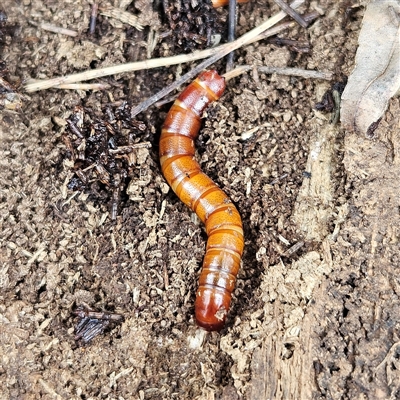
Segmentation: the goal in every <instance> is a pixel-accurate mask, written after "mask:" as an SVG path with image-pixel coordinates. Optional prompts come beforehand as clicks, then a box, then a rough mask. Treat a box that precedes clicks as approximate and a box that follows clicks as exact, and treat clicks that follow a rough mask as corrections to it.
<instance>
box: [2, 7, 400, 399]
mask: <svg viewBox="0 0 400 400" xmlns="http://www.w3.org/2000/svg"><path fill="white" fill-rule="evenodd" d="M122 3H123V2H122ZM156 3H158V2H154V5H153V4H152V3H151V2H150V0H140V1H139V0H138V1H136V2H134V4H133V3H132V4H130V3H129V2H125V7H127V8H126V9H127V11H129V12H131V13H133V14H135V15H137V16H138V23H140V24H141V25H142V26H143V27H144V29H143V30H142V31H139V30H137V29H136V28H134V27H132V26H129V25H127V24H126V23H121V22H117V21H115V20H113V19H112V18H110V17H106V16H102V15H99V17H98V24H97V27H96V30H95V32H94V34H88V27H89V18H90V12H91V7H92V5H91V3H90V2H87V1H63V2H54V1H49V2H41V1H37V0H23V1H22V2H18V3H17V2H14V1H10V0H5V1H4V2H2V6H1V7H3V10H4V11H5V12H6V13H7V15H8V22H7V24H8V26H12V27H13V29H10V30H9V31H8V33H6V34H5V35H4V36H3V37H0V39H1V40H2V43H0V44H1V46H2V54H0V55H1V57H0V58H1V59H2V60H4V61H5V62H6V63H7V68H8V70H9V74H8V75H7V77H6V78H7V80H8V81H9V82H11V83H12V84H14V85H16V86H17V85H18V83H19V82H20V83H23V82H24V81H25V80H27V79H29V78H33V79H46V78H52V77H56V76H60V75H66V74H70V73H75V72H78V71H83V70H87V69H93V68H100V67H104V66H109V65H115V64H120V63H126V62H132V61H138V60H144V59H146V58H153V57H163V56H170V55H176V54H179V53H181V52H187V51H191V50H192V49H198V48H201V47H205V46H207V40H205V39H207V32H206V31H204V30H199V31H195V26H196V24H194V25H193V24H192V25H190V26H189V28H188V29H189V30H192V31H193V32H192V33H193V35H187V34H186V33H185V31H183V32H182V30H179V29H181V27H179V26H178V27H177V26H171V21H172V20H173V18H172V16H173V15H174V13H176V12H177V11H176V10H177V9H178V11H179V8H176V7H175V6H174V8H171V10H170V13H171V14H170V18H167V17H166V16H165V14H164V13H163V11H162V8H161V7H160V9H158V8H157V4H156ZM169 3H170V4H172V5H173V4H175V3H176V2H172V1H171V2H169ZM187 3H189V2H187ZM115 5H116V4H115ZM349 6H350V2H347V1H345V2H337V1H333V0H332V1H330V0H325V1H306V5H305V6H303V7H302V8H301V12H311V11H313V10H317V11H318V12H319V13H320V14H321V15H320V17H319V18H318V19H317V20H316V21H315V22H314V23H312V24H311V25H310V26H309V27H308V28H306V29H304V28H301V27H300V26H296V27H294V28H291V29H289V30H288V31H286V32H284V33H282V34H281V35H280V37H282V38H288V39H291V40H294V41H296V44H298V41H301V42H307V43H308V45H307V46H308V47H309V51H299V48H298V46H297V47H296V46H293V45H292V46H281V45H280V44H279V43H278V44H277V43H269V42H268V41H261V42H259V43H255V44H252V45H250V46H247V47H245V48H243V49H241V50H239V51H237V52H236V53H235V62H236V65H241V64H255V65H267V66H276V67H296V68H301V69H315V70H319V71H332V72H333V73H334V79H333V80H332V81H331V82H327V81H322V80H316V79H309V78H302V77H295V76H283V75H277V74H273V75H266V74H263V73H261V72H259V73H257V72H256V71H255V70H253V71H251V72H249V73H246V74H243V75H241V76H239V77H237V78H235V79H233V80H230V81H229V82H228V84H227V89H226V92H225V94H224V96H223V97H222V98H221V99H220V100H219V101H218V102H216V103H214V104H213V105H212V106H211V107H210V109H209V110H208V111H207V114H206V116H205V119H204V122H203V127H202V130H201V132H200V136H199V139H198V141H197V149H198V160H199V162H200V164H201V166H202V168H203V170H204V171H205V172H206V173H207V174H208V175H209V176H210V177H211V178H212V179H213V180H214V181H215V182H216V183H217V184H218V185H219V186H220V187H221V188H222V189H223V190H224V191H225V192H226V193H227V194H228V195H229V196H230V197H231V198H232V200H233V201H234V203H235V204H236V206H237V207H238V209H239V211H240V213H241V215H242V219H243V224H244V231H245V252H244V256H243V263H242V268H241V270H240V272H239V279H238V283H237V288H236V290H235V292H234V299H233V304H232V307H231V310H230V313H229V317H228V321H227V324H226V327H225V329H224V330H223V331H221V332H220V333H215V332H214V333H208V334H206V333H205V332H204V331H202V330H200V329H198V328H197V327H196V325H195V323H194V319H193V315H194V297H195V290H196V287H197V276H198V273H199V268H200V265H201V262H202V258H203V256H204V251H205V242H206V234H205V231H204V227H203V226H202V224H201V223H200V222H199V221H198V219H197V218H196V216H195V215H193V213H192V212H191V211H190V210H189V209H187V208H186V207H185V206H184V205H183V204H182V203H181V202H180V201H179V199H178V198H177V197H176V196H175V195H174V193H173V192H172V191H171V190H170V189H169V188H168V186H167V185H166V183H165V180H164V178H163V177H162V175H161V172H160V168H159V161H158V139H159V135H160V129H161V125H162V122H163V119H164V118H165V116H166V113H167V111H168V107H169V106H170V105H169V104H166V105H163V106H161V107H160V108H157V107H155V106H153V107H151V108H149V109H148V110H147V111H145V112H143V113H142V114H139V115H138V116H137V119H138V121H136V122H135V123H136V124H139V125H140V126H141V129H139V130H136V131H135V132H134V135H133V136H132V138H131V139H132V140H133V142H134V143H141V142H149V143H150V144H151V147H150V148H140V149H136V150H134V151H133V153H134V154H133V156H132V158H131V161H132V163H131V168H130V169H129V174H128V176H127V177H126V179H125V178H124V182H126V187H124V189H123V190H122V192H123V193H121V195H120V199H119V203H118V206H119V208H118V215H117V217H116V219H115V220H113V219H112V218H111V216H112V213H111V211H110V207H111V203H112V199H113V194H112V191H110V190H109V188H108V187H107V185H105V184H104V182H103V183H102V182H100V181H96V179H94V178H93V176H91V178H90V184H88V185H87V186H86V187H85V188H83V189H82V190H81V191H74V190H72V189H73V187H72V186H73V185H72V186H71V185H70V182H71V179H73V177H74V176H75V169H76V165H75V164H74V163H73V162H72V161H71V151H70V150H71V149H69V148H68V146H67V144H66V141H65V135H66V132H67V130H68V129H69V127H68V125H67V122H66V120H67V119H68V118H69V117H71V115H72V114H73V113H74V112H75V107H76V106H77V105H79V106H82V107H84V108H85V110H86V111H87V112H89V113H92V118H93V119H95V118H99V119H103V120H105V121H108V120H109V116H110V115H111V114H110V112H109V111H107V110H111V111H112V112H116V111H115V110H116V109H117V108H118V107H120V106H121V104H123V102H125V101H126V102H127V104H128V105H132V106H134V105H137V104H138V103H139V102H140V101H141V100H143V99H145V98H147V97H149V96H151V95H152V94H154V93H156V92H157V91H158V90H160V89H161V88H163V87H165V86H166V85H168V84H170V83H171V82H172V81H174V80H175V79H176V78H177V77H179V76H180V75H182V74H183V73H184V72H186V71H188V70H189V69H190V68H191V67H192V66H191V65H186V64H185V65H179V66H170V67H168V68H167V67H163V68H158V69H153V70H145V71H138V72H135V73H129V74H121V75H117V76H111V77H106V78H102V79H101V82H104V83H107V84H109V85H110V88H109V89H107V90H104V91H97V92H91V91H88V90H87V91H86V90H61V89H49V90H45V91H41V92H35V93H31V94H29V95H27V94H26V93H24V92H23V89H22V87H21V89H20V92H21V94H22V97H21V103H22V106H21V108H20V109H18V108H17V109H14V110H13V109H9V108H8V109H3V110H2V111H1V114H0V133H1V135H0V138H1V148H0V153H1V156H0V163H1V167H0V182H1V187H0V194H1V202H0V213H1V214H0V225H1V232H2V234H1V238H0V289H1V290H0V358H1V360H2V361H1V365H0V397H1V398H2V399H54V398H56V399H98V398H104V399H225V400H228V399H229V400H234V399H311V398H315V399H320V398H321V399H325V398H326V399H389V398H393V399H395V398H398V397H399V396H400V379H399V374H398V370H399V368H400V361H399V357H400V339H399V334H398V329H399V321H400V311H399V310H400V279H399V277H398V274H396V268H397V266H398V264H399V262H400V251H399V236H400V232H399V228H398V226H400V215H399V193H400V187H399V185H400V168H399V167H400V146H399V143H400V137H399V132H400V129H399V128H400V112H399V111H400V110H399V108H400V104H399V99H393V100H392V101H391V103H390V108H389V110H388V111H387V113H386V114H385V117H384V118H383V120H382V121H381V123H380V125H379V127H378V129H377V130H376V131H375V135H374V138H372V139H371V138H365V137H360V136H358V135H356V134H354V133H351V132H344V131H343V130H342V129H341V127H340V125H333V124H332V123H331V115H330V114H326V113H322V112H319V111H316V110H315V107H314V106H315V103H317V102H319V101H320V100H321V98H322V96H323V94H324V92H325V91H326V90H327V89H329V88H330V86H331V85H332V84H333V83H335V82H340V81H343V79H344V78H345V77H346V76H348V75H349V74H350V72H351V70H352V68H353V66H354V55H355V52H356V49H357V37H358V34H359V30H360V28H361V23H362V15H363V7H362V6H360V7H357V8H352V9H349ZM171 7H172V6H171ZM207 10H208V11H207ZM207 10H206V11H204V12H205V13H206V12H209V13H210V18H208V17H207V18H208V19H207V18H204V19H203V20H202V24H205V23H208V22H207V21H211V22H209V23H210V27H211V28H212V29H216V30H218V29H221V27H224V26H225V21H226V13H227V11H226V10H219V11H218V12H216V13H212V12H211V11H210V9H209V8H208V9H207ZM278 10H279V9H278V7H277V6H276V5H275V3H274V2H273V1H251V2H250V3H248V4H245V5H240V6H239V17H238V34H243V33H244V32H246V31H248V30H249V29H251V28H253V27H254V26H256V25H258V24H260V23H261V22H262V21H264V20H265V19H266V18H268V17H269V16H270V15H272V14H274V13H276V12H278ZM204 15H206V14H204ZM207 15H208V14H207ZM197 17H198V16H197ZM42 23H50V24H52V25H56V26H61V27H64V28H69V29H73V30H75V31H77V32H78V36H76V37H71V36H67V35H63V34H59V33H52V32H49V31H47V30H44V29H42V28H41V24H42ZM211 28H210V29H211ZM182 29H183V28H182ZM155 34H158V35H159V36H158V38H159V39H158V41H156V43H155V45H153V44H152V43H151V40H150V39H151V38H152V37H154V35H155ZM196 35H197V36H196ZM199 36H201V37H202V38H203V39H201V40H200V39H199V38H198V37H199ZM204 38H205V39H204ZM222 40H224V35H223V36H222ZM307 46H306V50H307ZM300 50H301V49H300ZM215 68H216V69H218V70H219V71H222V72H224V70H225V61H221V62H219V63H218V64H216V65H215ZM3 99H4V98H3ZM107 113H108V114H107ZM107 115H108V116H107ZM122 132H125V134H126V135H129V134H130V133H129V132H126V129H125V128H124V129H123V130H122ZM74 168H75V169H74ZM294 245H298V247H299V249H298V250H297V251H295V252H292V251H291V248H292V246H294ZM81 304H87V305H88V306H90V307H91V308H92V309H94V310H96V311H107V312H114V313H118V314H122V315H123V316H124V317H125V321H124V322H123V323H121V324H110V325H109V326H108V327H106V329H105V332H104V333H103V334H101V335H99V336H97V337H95V338H94V339H93V340H92V342H90V343H89V344H87V345H85V346H79V343H77V342H76V341H75V340H74V327H75V326H76V322H77V321H76V317H75V316H74V315H73V311H74V310H75V309H76V307H77V306H78V305H81Z"/></svg>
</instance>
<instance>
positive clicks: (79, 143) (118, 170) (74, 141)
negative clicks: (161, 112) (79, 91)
mask: <svg viewBox="0 0 400 400" xmlns="http://www.w3.org/2000/svg"><path fill="white" fill-rule="evenodd" d="M104 115H105V116H106V118H107V120H103V119H102V117H98V116H96V115H95V114H94V112H93V110H91V109H89V108H83V107H81V106H77V107H76V108H75V112H74V113H73V114H72V115H71V116H70V117H69V118H68V119H67V123H68V129H67V130H66V131H65V133H64V136H63V140H64V143H65V144H66V146H67V149H68V153H67V157H68V158H70V159H71V160H72V165H71V167H72V169H73V171H74V175H73V177H72V178H71V179H70V181H69V183H68V189H71V190H80V191H85V192H89V193H90V194H92V195H94V196H95V197H99V195H100V192H103V191H104V190H105V191H106V192H108V193H111V199H110V198H108V199H107V200H109V201H110V200H111V205H110V210H111V219H112V220H115V219H116V217H117V214H118V209H119V202H120V197H121V194H122V193H124V192H125V189H126V187H127V185H128V183H129V178H130V177H131V176H132V171H133V169H134V168H135V163H136V153H135V149H138V148H144V147H146V148H148V147H150V146H151V145H150V143H149V142H141V143H140V142H139V140H140V137H141V136H142V135H143V134H144V132H145V130H146V125H145V124H144V123H142V122H140V121H137V120H132V119H131V118H130V107H129V106H128V104H127V103H125V102H124V103H122V104H121V105H120V106H119V107H117V108H116V109H113V108H112V107H111V106H107V107H106V109H105V110H104ZM99 185H100V186H99ZM100 197H102V200H103V201H104V196H101V195H100ZM108 197H110V196H108Z"/></svg>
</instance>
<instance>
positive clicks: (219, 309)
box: [195, 286, 231, 331]
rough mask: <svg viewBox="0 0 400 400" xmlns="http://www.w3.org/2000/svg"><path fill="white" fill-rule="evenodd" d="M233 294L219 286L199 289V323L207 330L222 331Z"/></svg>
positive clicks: (197, 306)
mask: <svg viewBox="0 0 400 400" xmlns="http://www.w3.org/2000/svg"><path fill="white" fill-rule="evenodd" d="M230 303H231V294H230V293H229V292H228V291H226V290H224V289H222V288H221V289H220V288H217V287H214V288H208V287H205V286H200V287H199V288H198V289H197V295H196V303H195V314H196V322H197V325H199V326H201V327H202V328H204V329H205V330H206V331H220V330H221V329H222V328H223V327H224V325H225V319H226V315H227V314H228V310H229V305H230Z"/></svg>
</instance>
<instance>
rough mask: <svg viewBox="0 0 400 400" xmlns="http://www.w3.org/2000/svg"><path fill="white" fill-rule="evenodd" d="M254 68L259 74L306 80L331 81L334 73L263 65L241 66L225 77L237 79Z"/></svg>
mask: <svg viewBox="0 0 400 400" xmlns="http://www.w3.org/2000/svg"><path fill="white" fill-rule="evenodd" d="M253 68H256V69H257V70H258V71H259V72H262V73H264V74H279V75H289V76H300V77H302V78H306V79H308V78H309V79H323V80H327V81H329V80H331V79H332V77H333V72H329V71H314V70H309V69H300V68H280V67H266V66H263V65H241V66H239V67H237V68H235V69H234V70H232V71H229V72H227V73H226V74H225V75H224V77H225V79H226V80H227V81H228V80H230V79H232V78H235V77H237V76H239V75H241V74H243V73H245V72H247V71H249V70H251V69H253Z"/></svg>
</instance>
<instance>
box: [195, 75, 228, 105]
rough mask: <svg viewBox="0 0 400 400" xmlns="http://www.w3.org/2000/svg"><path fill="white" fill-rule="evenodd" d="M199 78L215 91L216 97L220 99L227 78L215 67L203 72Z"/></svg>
mask: <svg viewBox="0 0 400 400" xmlns="http://www.w3.org/2000/svg"><path fill="white" fill-rule="evenodd" d="M197 79H198V80H199V81H200V82H201V83H202V84H203V85H205V86H206V87H207V88H208V89H210V91H211V92H213V93H214V95H215V99H219V98H220V97H221V96H222V93H224V90H225V78H224V77H223V76H220V75H219V74H218V72H217V71H216V70H215V69H212V70H211V71H204V72H202V73H201V74H200V75H199V76H198V78H197Z"/></svg>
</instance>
